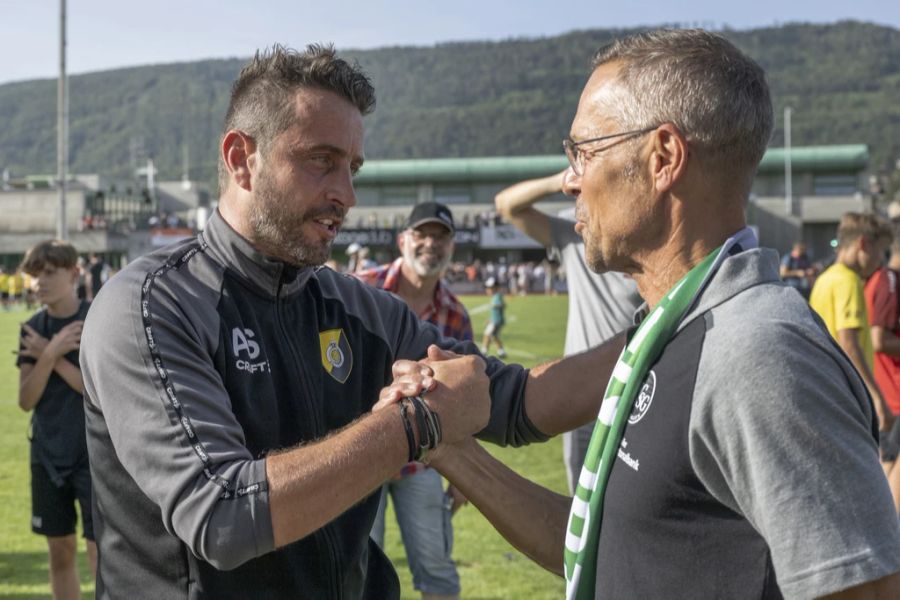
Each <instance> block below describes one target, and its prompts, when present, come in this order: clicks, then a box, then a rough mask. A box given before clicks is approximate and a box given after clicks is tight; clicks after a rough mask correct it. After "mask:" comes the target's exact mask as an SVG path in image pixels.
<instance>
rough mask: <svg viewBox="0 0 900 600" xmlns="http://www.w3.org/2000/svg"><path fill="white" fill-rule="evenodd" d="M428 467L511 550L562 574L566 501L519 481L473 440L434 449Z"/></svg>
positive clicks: (567, 510) (524, 481) (567, 502)
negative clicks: (456, 491) (432, 469)
mask: <svg viewBox="0 0 900 600" xmlns="http://www.w3.org/2000/svg"><path fill="white" fill-rule="evenodd" d="M430 465H431V466H432V467H434V468H436V469H437V470H438V471H439V472H440V473H441V474H442V475H443V476H444V477H446V478H447V479H448V480H449V481H450V483H452V484H453V485H454V486H455V487H456V488H457V489H458V490H460V491H461V492H462V493H463V494H464V495H465V496H466V498H468V500H469V502H470V503H472V504H473V505H474V506H476V507H477V508H478V510H479V511H480V512H481V514H483V515H484V516H485V518H486V519H487V520H488V521H490V523H491V525H493V526H494V528H495V529H496V530H497V531H498V532H499V533H500V535H502V536H503V537H504V538H505V539H506V540H507V541H508V542H509V543H510V544H512V545H513V546H514V547H515V548H516V549H518V550H519V551H520V552H522V553H523V554H525V555H526V556H528V557H529V558H531V559H532V560H533V561H535V562H536V563H538V564H539V565H541V566H542V567H544V568H545V569H547V570H548V571H551V572H553V573H556V574H557V575H560V576H561V575H562V574H563V549H564V544H565V537H566V525H567V522H568V516H569V508H570V506H571V504H572V499H571V498H569V497H567V496H563V495H561V494H557V493H555V492H552V491H550V490H548V489H546V488H544V487H541V486H539V485H538V484H536V483H534V482H532V481H529V480H527V479H525V478H524V477H521V476H519V475H518V474H516V473H515V472H513V471H512V470H511V469H509V468H508V467H507V466H506V465H504V464H503V463H501V462H500V461H498V460H497V459H495V458H494V457H492V456H491V455H490V454H488V452H487V451H485V450H484V449H483V448H481V447H480V446H479V445H478V444H477V443H476V442H475V440H474V439H470V440H468V441H466V442H463V443H461V444H459V445H455V446H448V447H446V448H440V449H439V450H437V451H435V454H434V458H433V459H432V460H431V462H430Z"/></svg>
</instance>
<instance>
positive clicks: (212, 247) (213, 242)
mask: <svg viewBox="0 0 900 600" xmlns="http://www.w3.org/2000/svg"><path fill="white" fill-rule="evenodd" d="M200 240H201V242H202V243H203V244H204V245H205V246H206V247H207V249H208V252H210V253H212V254H213V255H214V256H215V257H216V258H217V259H218V260H219V261H220V262H221V263H222V264H223V265H225V266H226V268H227V269H228V270H229V271H231V272H232V273H233V274H235V275H237V276H238V277H239V278H240V279H242V280H244V281H245V282H246V283H249V284H250V285H251V286H253V287H254V288H256V289H258V290H259V291H261V292H262V293H263V294H265V295H268V296H272V297H276V296H287V295H290V294H293V293H296V292H298V291H300V290H301V289H302V288H303V286H304V285H305V284H306V282H307V281H308V280H309V278H310V276H311V275H312V273H313V270H314V269H313V268H311V267H303V268H298V267H294V266H292V265H289V264H286V263H284V262H283V261H280V260H278V259H275V258H272V257H270V256H266V255H265V254H263V253H261V252H259V251H258V250H257V249H256V248H254V247H253V246H252V245H251V244H250V242H248V241H247V240H246V239H244V238H243V237H241V235H240V234H239V233H238V232H236V231H235V230H234V229H232V228H231V226H230V225H229V224H228V223H226V222H225V219H223V218H222V215H221V214H220V213H219V211H218V210H216V211H215V212H214V213H213V214H212V216H211V217H210V219H209V221H207V223H206V228H205V229H204V230H203V232H201V233H200Z"/></svg>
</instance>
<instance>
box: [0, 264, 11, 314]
mask: <svg viewBox="0 0 900 600" xmlns="http://www.w3.org/2000/svg"><path fill="white" fill-rule="evenodd" d="M0 305H2V306H3V310H9V273H7V272H6V269H5V268H4V267H2V266H0Z"/></svg>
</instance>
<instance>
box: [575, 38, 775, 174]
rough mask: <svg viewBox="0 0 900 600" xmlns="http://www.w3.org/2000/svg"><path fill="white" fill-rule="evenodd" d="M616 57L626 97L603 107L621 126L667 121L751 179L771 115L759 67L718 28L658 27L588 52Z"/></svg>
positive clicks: (602, 59) (597, 59)
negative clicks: (717, 33) (712, 31)
mask: <svg viewBox="0 0 900 600" xmlns="http://www.w3.org/2000/svg"><path fill="white" fill-rule="evenodd" d="M613 61H621V62H622V66H621V69H620V70H619V74H618V81H619V83H620V84H622V91H623V92H624V95H626V97H624V98H617V99H616V100H615V106H609V107H608V108H609V112H610V114H611V115H613V117H614V118H616V119H617V120H618V121H620V123H619V124H620V125H622V127H623V128H626V129H640V128H644V127H651V126H656V125H661V124H662V123H673V124H674V125H675V126H676V127H677V128H678V129H679V130H680V131H681V132H682V133H683V134H684V135H685V136H686V137H687V139H688V140H689V142H692V143H693V144H694V145H695V146H696V147H697V149H698V150H700V151H701V152H702V153H704V154H705V155H707V156H710V157H715V158H719V159H724V162H725V164H728V165H734V167H735V168H736V169H746V170H747V172H748V174H749V176H748V179H747V182H746V183H747V187H748V189H749V185H750V183H751V182H752V177H753V175H754V174H755V172H756V167H757V166H758V165H759V161H760V160H762V156H763V154H764V153H765V150H766V146H767V145H768V143H769V139H770V137H771V135H772V124H773V121H774V116H773V110H772V99H771V97H770V95H769V86H768V84H767V83H766V77H765V73H764V72H763V70H762V68H761V67H760V66H759V65H758V64H756V63H755V62H754V61H753V60H752V59H750V58H749V57H748V56H746V55H745V54H744V53H743V52H741V51H740V50H738V49H737V48H736V47H735V46H734V45H733V44H732V43H731V42H729V41H728V40H726V39H725V38H723V37H722V36H720V35H716V34H714V33H710V32H708V31H704V30H702V29H661V30H657V31H649V32H645V33H639V34H636V35H632V36H629V37H626V38H622V39H619V40H616V41H614V42H612V43H611V44H609V45H607V46H604V47H603V48H601V49H600V50H599V51H598V52H597V53H596V55H595V56H594V63H593V66H594V68H595V69H596V68H597V67H599V66H600V65H602V64H605V63H610V62H613Z"/></svg>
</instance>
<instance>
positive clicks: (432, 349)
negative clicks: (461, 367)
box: [428, 344, 462, 362]
mask: <svg viewBox="0 0 900 600" xmlns="http://www.w3.org/2000/svg"><path fill="white" fill-rule="evenodd" d="M460 356H462V355H461V354H457V353H456V352H452V351H450V350H444V349H443V348H441V347H440V346H436V345H435V344H431V345H430V346H428V360H430V361H435V362H437V361H441V360H451V359H454V358H459V357H460Z"/></svg>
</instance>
